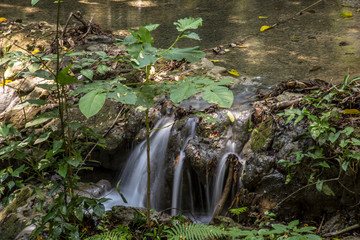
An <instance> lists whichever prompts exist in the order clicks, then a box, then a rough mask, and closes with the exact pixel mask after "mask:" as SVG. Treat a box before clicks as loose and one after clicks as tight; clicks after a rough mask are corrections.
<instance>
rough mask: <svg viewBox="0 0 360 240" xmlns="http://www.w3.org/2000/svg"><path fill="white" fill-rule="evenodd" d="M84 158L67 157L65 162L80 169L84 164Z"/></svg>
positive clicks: (78, 156)
mask: <svg viewBox="0 0 360 240" xmlns="http://www.w3.org/2000/svg"><path fill="white" fill-rule="evenodd" d="M82 160H83V159H82V157H81V156H80V155H76V156H71V157H66V158H65V161H66V162H67V163H68V164H70V165H71V166H73V167H78V166H80V164H81V163H82Z"/></svg>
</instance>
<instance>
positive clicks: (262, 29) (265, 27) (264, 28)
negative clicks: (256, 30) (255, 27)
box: [260, 25, 272, 32]
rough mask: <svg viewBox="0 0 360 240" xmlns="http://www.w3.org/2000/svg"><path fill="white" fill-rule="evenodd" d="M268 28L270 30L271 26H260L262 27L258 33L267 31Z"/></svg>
mask: <svg viewBox="0 0 360 240" xmlns="http://www.w3.org/2000/svg"><path fill="white" fill-rule="evenodd" d="M270 28H272V26H266V25H264V26H262V27H261V28H260V32H263V31H266V30H269V29H270Z"/></svg>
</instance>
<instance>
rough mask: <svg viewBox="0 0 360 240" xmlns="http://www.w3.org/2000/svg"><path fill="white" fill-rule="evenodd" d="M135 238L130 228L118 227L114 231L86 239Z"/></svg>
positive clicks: (125, 239) (116, 239) (114, 239)
mask: <svg viewBox="0 0 360 240" xmlns="http://www.w3.org/2000/svg"><path fill="white" fill-rule="evenodd" d="M132 238H133V236H132V234H131V232H130V230H129V228H128V227H123V226H121V225H120V226H118V227H117V228H115V229H114V230H112V231H109V232H104V233H101V234H97V235H94V236H92V237H88V238H85V240H128V239H129V240H130V239H132Z"/></svg>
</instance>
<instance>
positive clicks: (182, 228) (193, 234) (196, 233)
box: [165, 223, 226, 240]
mask: <svg viewBox="0 0 360 240" xmlns="http://www.w3.org/2000/svg"><path fill="white" fill-rule="evenodd" d="M165 232H166V233H167V235H166V238H167V239H170V240H172V239H174V240H175V239H194V240H195V239H198V240H199V239H207V238H219V237H222V236H225V235H226V231H224V230H222V229H221V228H219V227H216V226H212V225H204V224H193V223H183V224H178V225H174V226H173V227H172V228H171V229H169V230H166V231H165Z"/></svg>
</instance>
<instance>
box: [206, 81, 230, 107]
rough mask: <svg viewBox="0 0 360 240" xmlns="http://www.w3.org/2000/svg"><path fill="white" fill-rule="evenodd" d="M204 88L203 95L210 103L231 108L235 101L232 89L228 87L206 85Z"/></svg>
mask: <svg viewBox="0 0 360 240" xmlns="http://www.w3.org/2000/svg"><path fill="white" fill-rule="evenodd" d="M203 90H204V91H203V92H202V93H201V96H202V98H203V99H204V100H205V101H207V102H208V103H215V104H217V105H219V106H220V107H225V108H230V107H231V105H232V103H233V101H234V95H233V93H232V91H230V90H229V89H228V88H226V87H222V86H216V87H205V88H204V89H203Z"/></svg>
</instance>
